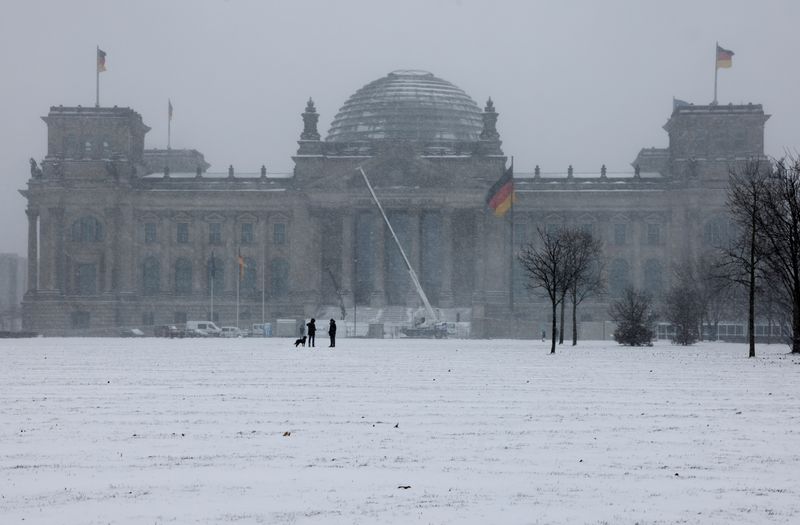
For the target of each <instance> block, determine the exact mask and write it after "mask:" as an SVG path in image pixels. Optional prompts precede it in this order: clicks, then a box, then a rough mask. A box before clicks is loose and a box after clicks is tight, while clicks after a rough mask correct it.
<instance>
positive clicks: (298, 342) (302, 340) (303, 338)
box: [294, 336, 306, 348]
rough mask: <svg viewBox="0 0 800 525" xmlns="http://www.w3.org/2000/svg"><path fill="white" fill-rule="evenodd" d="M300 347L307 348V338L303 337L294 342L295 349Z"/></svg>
mask: <svg viewBox="0 0 800 525" xmlns="http://www.w3.org/2000/svg"><path fill="white" fill-rule="evenodd" d="M300 345H303V347H304V348H305V346H306V336H303V337H301V338H300V339H298V340H297V341H295V342H294V347H295V348H297V347H298V346H300Z"/></svg>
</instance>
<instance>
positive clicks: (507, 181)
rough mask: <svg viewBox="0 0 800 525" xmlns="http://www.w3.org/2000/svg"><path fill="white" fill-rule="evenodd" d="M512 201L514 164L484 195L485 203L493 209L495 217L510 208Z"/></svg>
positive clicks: (503, 213)
mask: <svg viewBox="0 0 800 525" xmlns="http://www.w3.org/2000/svg"><path fill="white" fill-rule="evenodd" d="M513 201H514V165H513V164H512V165H511V166H509V167H508V168H506V170H505V171H504V172H503V176H502V177H500V178H499V179H498V180H497V182H495V183H494V184H493V185H492V187H491V188H489V193H488V194H487V195H486V205H487V206H489V208H491V209H492V211H494V215H495V217H502V216H503V215H505V214H506V213H507V212H508V210H510V209H511V204H512V203H513Z"/></svg>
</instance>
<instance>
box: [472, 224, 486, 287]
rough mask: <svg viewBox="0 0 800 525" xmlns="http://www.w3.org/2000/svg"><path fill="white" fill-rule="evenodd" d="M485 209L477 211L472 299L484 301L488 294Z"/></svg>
mask: <svg viewBox="0 0 800 525" xmlns="http://www.w3.org/2000/svg"><path fill="white" fill-rule="evenodd" d="M484 219H485V213H484V212H483V210H481V211H476V212H475V287H474V288H473V292H472V300H473V301H479V302H483V301H484V300H485V295H486V271H485V268H486V257H487V256H488V254H487V253H486V225H485V224H484Z"/></svg>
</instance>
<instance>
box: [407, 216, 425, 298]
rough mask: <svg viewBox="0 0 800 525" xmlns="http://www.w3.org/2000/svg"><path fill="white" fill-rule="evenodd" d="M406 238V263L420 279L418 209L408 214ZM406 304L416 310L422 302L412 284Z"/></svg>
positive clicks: (420, 258) (420, 257) (420, 254)
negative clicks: (408, 240)
mask: <svg viewBox="0 0 800 525" xmlns="http://www.w3.org/2000/svg"><path fill="white" fill-rule="evenodd" d="M408 234H409V235H408V236H409V238H410V240H411V242H410V246H409V249H408V262H409V263H410V264H411V267H412V268H413V269H414V271H415V272H416V273H417V277H421V276H422V273H421V265H420V261H421V260H422V253H421V252H422V250H421V248H422V247H421V243H420V238H419V237H420V210H419V208H413V209H411V210H409V212H408ZM406 304H407V305H408V306H410V307H412V308H418V307H419V306H420V305H421V304H422V302H421V300H420V298H419V294H418V293H417V290H416V289H415V288H414V286H413V283H412V285H411V287H410V288H409V290H408V294H407V295H406Z"/></svg>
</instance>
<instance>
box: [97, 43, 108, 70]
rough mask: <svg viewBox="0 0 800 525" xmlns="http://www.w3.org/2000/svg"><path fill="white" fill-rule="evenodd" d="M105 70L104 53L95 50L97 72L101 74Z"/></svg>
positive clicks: (100, 50)
mask: <svg viewBox="0 0 800 525" xmlns="http://www.w3.org/2000/svg"><path fill="white" fill-rule="evenodd" d="M105 70H106V52H105V51H103V50H102V49H100V48H99V47H98V48H97V72H98V73H102V72H103V71H105Z"/></svg>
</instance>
